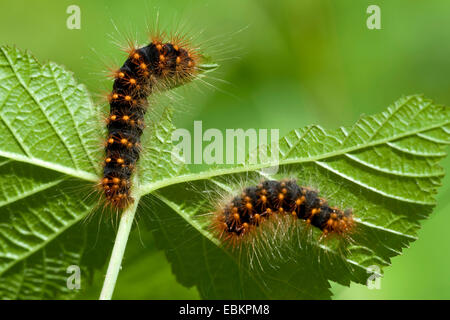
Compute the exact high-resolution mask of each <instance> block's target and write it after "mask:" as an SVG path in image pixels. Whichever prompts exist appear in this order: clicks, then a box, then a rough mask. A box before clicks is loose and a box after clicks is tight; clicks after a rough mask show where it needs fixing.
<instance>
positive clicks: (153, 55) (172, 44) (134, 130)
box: [101, 36, 200, 208]
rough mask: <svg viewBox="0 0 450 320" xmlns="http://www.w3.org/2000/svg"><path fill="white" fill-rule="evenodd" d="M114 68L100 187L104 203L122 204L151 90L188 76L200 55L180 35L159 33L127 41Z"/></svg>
mask: <svg viewBox="0 0 450 320" xmlns="http://www.w3.org/2000/svg"><path fill="white" fill-rule="evenodd" d="M127 53H128V58H127V59H126V61H125V62H124V64H123V65H122V67H120V69H119V70H117V71H115V72H114V75H113V76H114V84H113V89H112V91H111V93H110V94H109V96H108V101H109V106H110V111H109V116H108V118H107V119H106V126H107V131H108V134H107V137H106V142H105V158H104V169H103V177H102V180H101V187H102V189H103V193H104V196H105V198H106V202H107V204H109V205H111V206H112V207H114V208H125V207H127V206H128V205H129V204H130V203H132V202H133V198H132V196H131V195H130V190H131V185H132V182H131V176H132V174H133V172H134V170H135V167H136V163H137V161H138V160H139V156H140V152H141V148H142V147H141V144H140V138H141V135H142V133H143V130H144V128H145V123H144V116H145V114H146V111H147V106H148V100H147V98H148V97H149V95H150V94H152V93H153V92H155V91H157V90H165V89H170V88H173V87H175V86H178V85H180V84H183V83H186V82H188V81H190V80H192V79H193V78H194V77H195V75H196V72H197V68H196V67H197V65H198V61H199V57H200V55H199V54H198V53H197V51H196V49H190V48H188V44H187V43H186V42H185V41H183V40H182V39H181V38H176V39H172V40H171V41H169V42H166V43H163V41H162V36H157V37H154V38H153V39H152V41H151V42H150V43H149V44H148V45H147V46H144V47H141V48H138V47H134V46H131V48H129V49H128V50H127Z"/></svg>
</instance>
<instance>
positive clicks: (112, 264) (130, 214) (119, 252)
mask: <svg viewBox="0 0 450 320" xmlns="http://www.w3.org/2000/svg"><path fill="white" fill-rule="evenodd" d="M139 198H140V197H139V196H138V197H137V198H135V199H134V202H133V204H132V205H131V206H130V207H128V209H126V210H125V211H124V212H123V213H122V216H121V218H120V223H119V230H118V232H117V236H116V240H115V242H114V247H113V250H112V253H111V259H110V260H109V265H108V270H107V271H106V276H105V281H104V282H103V288H102V292H101V293H100V298H99V299H100V300H111V297H112V295H113V292H114V287H115V286H116V281H117V276H118V275H119V271H120V269H121V265H122V259H123V254H124V253H125V248H126V246H127V242H128V236H129V235H130V230H131V226H132V225H133V221H134V215H135V213H136V209H137V206H138V204H139Z"/></svg>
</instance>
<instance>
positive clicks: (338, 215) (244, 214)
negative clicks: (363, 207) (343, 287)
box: [214, 180, 355, 241]
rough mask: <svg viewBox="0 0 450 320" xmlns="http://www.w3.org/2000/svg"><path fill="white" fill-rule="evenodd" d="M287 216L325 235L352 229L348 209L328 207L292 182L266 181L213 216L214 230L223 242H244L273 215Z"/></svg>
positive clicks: (352, 222)
mask: <svg viewBox="0 0 450 320" xmlns="http://www.w3.org/2000/svg"><path fill="white" fill-rule="evenodd" d="M275 215H277V216H280V215H285V216H287V215H290V216H292V217H293V218H295V219H302V220H304V221H305V222H306V223H307V224H308V225H311V226H314V227H316V228H319V229H320V230H321V231H322V233H323V235H324V236H327V235H331V234H337V235H346V234H348V233H349V232H351V231H352V229H353V228H354V225H355V223H354V219H353V213H352V210H351V209H346V210H341V209H339V208H336V207H330V206H329V205H328V203H327V200H325V199H324V198H322V197H319V194H318V191H316V190H313V189H312V188H309V187H302V186H299V185H298V184H297V182H296V181H295V180H281V181H277V180H265V181H263V182H261V183H260V184H258V185H257V186H250V187H247V188H245V189H244V190H243V191H242V193H241V194H240V195H237V196H235V197H234V198H232V200H231V201H229V202H228V203H226V204H225V205H224V206H223V207H222V208H221V209H219V210H218V212H217V213H216V219H215V221H214V227H215V228H216V229H217V230H218V231H219V237H220V238H222V239H224V240H233V241H235V240H239V239H245V237H246V235H247V234H249V233H251V232H252V231H253V230H255V229H257V228H258V227H260V226H261V225H264V223H265V221H267V220H270V219H271V217H273V216H275Z"/></svg>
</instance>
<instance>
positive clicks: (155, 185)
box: [138, 120, 450, 196]
mask: <svg viewBox="0 0 450 320" xmlns="http://www.w3.org/2000/svg"><path fill="white" fill-rule="evenodd" d="M449 123H450V120H449V121H443V122H441V123H438V124H434V125H432V126H428V127H424V128H421V129H420V130H414V131H409V132H406V133H403V134H399V135H396V136H392V137H389V138H387V139H382V140H375V141H373V142H370V143H366V144H364V145H361V144H358V145H355V146H352V147H348V148H344V149H339V150H337V151H333V152H328V153H323V154H321V155H317V156H312V157H307V158H306V157H301V158H291V159H284V160H280V161H279V162H277V163H272V162H267V163H262V164H261V163H260V164H255V165H248V166H242V167H237V168H225V169H217V170H211V171H203V172H199V173H191V174H186V175H181V176H176V177H171V178H168V179H163V180H159V181H156V182H152V183H148V184H144V185H142V186H140V187H139V190H138V192H139V194H140V195H141V196H145V195H147V194H149V193H152V192H153V191H155V190H158V189H161V188H163V187H168V186H170V185H173V184H178V183H183V182H189V181H195V180H204V179H210V178H213V177H216V176H221V175H227V174H234V173H241V172H246V171H256V170H259V169H263V168H267V167H270V166H273V165H289V164H298V163H305V162H316V161H319V160H323V159H326V158H332V157H336V156H342V155H345V154H347V153H349V152H352V151H357V150H360V149H365V148H369V147H373V146H376V145H380V144H384V143H387V142H390V141H393V140H397V139H401V138H405V137H408V136H411V135H414V134H417V133H420V132H423V131H428V130H432V129H436V128H439V127H442V126H444V125H446V124H449Z"/></svg>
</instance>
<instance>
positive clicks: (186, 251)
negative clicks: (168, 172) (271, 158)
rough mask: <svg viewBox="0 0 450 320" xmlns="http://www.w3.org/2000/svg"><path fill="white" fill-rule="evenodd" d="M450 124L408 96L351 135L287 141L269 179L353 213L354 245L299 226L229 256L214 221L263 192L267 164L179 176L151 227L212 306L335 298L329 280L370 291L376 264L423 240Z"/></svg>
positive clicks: (309, 132) (321, 132)
mask: <svg viewBox="0 0 450 320" xmlns="http://www.w3.org/2000/svg"><path fill="white" fill-rule="evenodd" d="M449 122H450V110H449V108H447V107H443V106H436V105H434V104H433V103H432V102H431V101H429V100H426V99H424V98H423V97H421V96H410V97H405V98H402V99H400V100H399V101H397V102H396V103H395V104H394V105H393V106H391V107H390V108H389V109H388V110H387V111H386V112H384V113H382V114H378V115H375V116H371V117H362V118H361V119H360V120H359V121H358V122H357V123H356V124H355V125H354V126H353V127H351V128H340V129H339V130H326V129H324V128H321V127H319V126H311V127H308V128H305V129H301V130H294V131H293V132H291V133H290V134H288V135H287V136H286V137H284V138H283V139H282V140H281V143H280V152H281V159H280V170H279V173H278V174H276V175H274V176H273V177H271V178H274V179H277V178H285V177H286V176H288V177H295V178H296V179H297V181H298V182H299V183H301V184H303V185H307V186H313V187H315V188H317V189H318V190H320V193H321V194H322V195H323V196H325V197H326V198H327V199H328V200H329V201H330V202H331V203H332V204H333V205H337V206H339V207H341V208H347V207H350V208H353V210H354V214H355V216H356V219H357V232H356V233H355V234H353V235H352V238H353V241H352V242H351V243H342V241H338V240H336V241H333V240H330V241H320V240H319V238H320V234H319V232H315V233H314V236H313V237H310V236H309V235H308V231H307V229H306V227H305V224H304V223H303V222H302V221H299V222H298V223H297V226H296V228H294V229H293V230H288V231H286V232H282V233H281V234H280V232H274V233H273V234H267V235H265V237H266V239H264V241H259V242H258V243H257V245H256V247H250V248H246V247H244V249H243V250H240V251H239V252H238V253H236V252H230V250H227V249H226V248H223V246H222V245H221V244H220V243H219V241H218V240H217V239H216V238H215V237H214V235H213V234H212V233H211V232H210V230H209V229H208V224H209V223H210V215H208V213H210V212H213V211H214V210H217V208H216V207H215V204H216V203H217V201H219V200H220V199H221V195H223V194H224V193H225V194H227V195H229V194H230V193H231V194H237V193H238V192H239V190H240V189H241V188H242V182H245V185H252V184H257V183H258V182H259V181H260V179H262V178H263V176H262V175H261V174H260V173H258V172H257V169H260V168H263V167H264V166H267V164H265V165H264V164H258V165H253V166H247V167H243V168H231V169H223V170H212V171H206V172H201V173H197V174H188V175H185V176H184V177H175V178H172V179H173V180H176V181H177V182H178V180H180V179H184V180H185V181H189V182H188V183H180V184H177V185H173V186H168V187H165V188H163V189H162V190H158V192H157V193H153V194H152V195H150V196H147V197H146V198H150V199H151V200H152V201H153V202H154V203H155V207H154V208H152V209H151V210H147V213H148V214H149V215H150V223H149V224H150V226H152V227H153V229H154V232H155V234H156V239H157V241H158V243H159V246H160V247H162V248H164V249H165V250H166V254H167V256H168V259H169V260H170V261H171V263H172V268H173V271H174V273H175V274H176V275H177V279H178V280H179V281H180V282H181V283H183V284H185V285H186V286H192V285H197V286H198V288H199V290H200V293H201V295H202V296H203V297H205V298H272V299H274V298H275V299H294V298H295V299H297V298H327V297H329V296H330V293H329V291H328V287H329V283H328V280H333V281H336V282H338V283H341V284H344V285H349V283H350V281H355V282H358V283H363V284H364V283H366V281H367V278H368V277H369V276H370V275H371V274H372V272H373V271H371V270H374V269H372V268H373V267H372V266H375V267H377V268H379V270H381V269H382V267H384V266H387V265H389V264H390V258H391V257H393V256H396V255H398V254H401V251H402V249H403V248H404V247H407V246H408V245H409V243H410V242H411V241H414V240H416V233H417V230H418V228H419V227H420V220H421V219H424V218H426V217H427V216H428V215H429V214H430V213H431V211H432V208H433V206H434V196H435V193H436V189H437V187H438V186H439V185H440V181H441V179H442V176H443V174H444V173H443V170H442V168H441V167H440V166H439V164H438V163H439V161H440V160H441V159H442V158H443V157H444V156H445V154H446V153H445V147H446V144H448V143H450V125H449ZM161 184H162V183H158V182H153V183H149V184H148V186H143V189H144V190H145V192H149V191H151V189H152V188H154V189H157V188H158V187H159V185H161ZM165 184H169V183H168V182H167V181H166V182H165ZM146 198H144V200H145V199H146ZM261 243H262V245H261Z"/></svg>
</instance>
